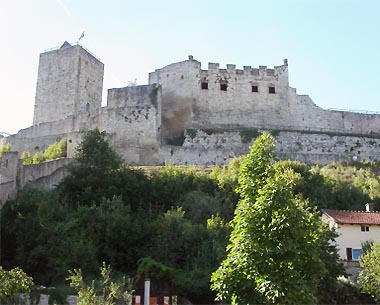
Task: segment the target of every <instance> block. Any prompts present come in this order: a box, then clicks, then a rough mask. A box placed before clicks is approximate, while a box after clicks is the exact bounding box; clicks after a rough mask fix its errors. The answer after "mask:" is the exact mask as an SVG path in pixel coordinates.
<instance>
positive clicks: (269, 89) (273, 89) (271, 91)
mask: <svg viewBox="0 0 380 305" xmlns="http://www.w3.org/2000/svg"><path fill="white" fill-rule="evenodd" d="M268 92H269V93H270V94H275V93H276V88H275V87H268Z"/></svg>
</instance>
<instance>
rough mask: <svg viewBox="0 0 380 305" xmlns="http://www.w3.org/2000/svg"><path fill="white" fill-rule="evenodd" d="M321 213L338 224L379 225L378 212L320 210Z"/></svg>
mask: <svg viewBox="0 0 380 305" xmlns="http://www.w3.org/2000/svg"><path fill="white" fill-rule="evenodd" d="M322 213H324V214H326V215H328V216H330V217H331V218H333V219H334V221H335V222H336V223H340V224H361V225H380V212H365V211H339V210H322Z"/></svg>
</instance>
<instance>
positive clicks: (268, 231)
mask: <svg viewBox="0 0 380 305" xmlns="http://www.w3.org/2000/svg"><path fill="white" fill-rule="evenodd" d="M273 163H274V139H273V138H272V137H271V136H269V135H266V134H264V135H262V136H261V137H260V138H258V139H257V140H256V141H255V143H254V144H253V145H252V146H251V148H250V153H249V154H248V155H247V156H246V158H244V160H243V162H242V163H241V167H240V176H239V187H238V191H239V192H240V195H241V200H240V201H239V203H238V205H237V208H236V211H235V217H234V219H233V221H232V233H231V235H230V244H229V245H228V246H227V258H226V259H225V260H224V261H223V262H222V264H221V266H220V267H219V269H218V270H217V271H215V272H214V273H213V274H212V277H211V282H212V286H211V288H212V289H213V290H215V291H216V292H217V299H218V300H228V301H231V303H232V304H313V303H316V302H317V298H316V297H315V295H316V292H317V286H318V282H319V280H320V279H321V277H323V276H324V275H325V274H326V273H327V271H328V270H327V267H326V265H325V263H324V261H323V259H322V257H326V256H331V257H336V249H335V248H331V247H330V244H329V238H330V237H331V234H329V233H328V232H329V229H328V228H327V226H326V225H324V224H323V223H322V222H321V220H320V219H319V217H318V215H317V214H316V213H315V211H314V210H313V209H311V208H310V207H309V204H308V202H307V201H306V200H304V199H303V198H302V197H301V196H300V195H295V194H294V187H295V185H296V183H297V181H298V180H299V179H300V175H299V174H296V173H295V172H294V171H293V170H292V169H289V168H283V169H281V170H279V169H276V171H275V170H274V166H273Z"/></svg>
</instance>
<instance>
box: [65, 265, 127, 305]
mask: <svg viewBox="0 0 380 305" xmlns="http://www.w3.org/2000/svg"><path fill="white" fill-rule="evenodd" d="M69 273H70V276H69V277H68V278H67V280H68V281H69V282H70V286H71V287H73V288H75V289H76V290H77V292H78V296H79V302H78V305H116V304H118V302H119V301H124V302H127V301H128V300H130V299H131V297H132V293H133V290H132V288H131V281H128V282H127V281H126V280H125V278H123V280H122V281H113V280H112V279H111V273H112V270H111V267H110V266H109V265H106V264H105V263H103V266H102V267H101V268H100V275H101V279H100V282H99V284H100V287H99V289H96V288H95V283H94V281H93V282H92V283H91V285H87V284H86V282H85V281H84V278H83V275H82V271H81V270H80V269H74V270H73V271H69Z"/></svg>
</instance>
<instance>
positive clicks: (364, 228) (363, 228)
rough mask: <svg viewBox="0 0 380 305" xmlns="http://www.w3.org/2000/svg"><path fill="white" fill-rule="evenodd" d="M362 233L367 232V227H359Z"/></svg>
mask: <svg viewBox="0 0 380 305" xmlns="http://www.w3.org/2000/svg"><path fill="white" fill-rule="evenodd" d="M361 230H362V232H369V226H361Z"/></svg>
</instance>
